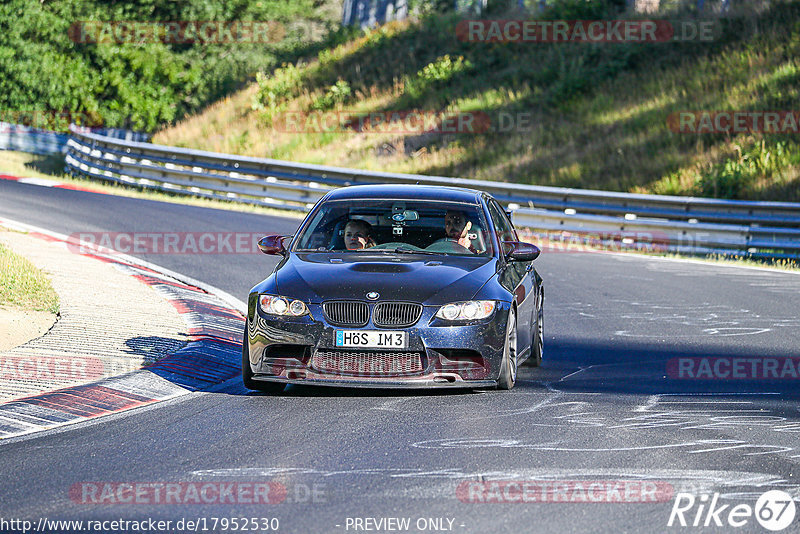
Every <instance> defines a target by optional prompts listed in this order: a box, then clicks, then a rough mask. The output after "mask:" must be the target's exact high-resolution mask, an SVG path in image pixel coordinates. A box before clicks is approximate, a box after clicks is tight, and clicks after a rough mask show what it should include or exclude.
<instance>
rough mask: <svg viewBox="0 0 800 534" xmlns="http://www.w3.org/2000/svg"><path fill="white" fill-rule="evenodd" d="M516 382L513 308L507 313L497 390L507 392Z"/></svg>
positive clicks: (515, 332)
mask: <svg viewBox="0 0 800 534" xmlns="http://www.w3.org/2000/svg"><path fill="white" fill-rule="evenodd" d="M516 382H517V313H516V310H514V308H513V307H512V308H511V311H509V312H508V326H507V327H506V341H505V343H503V361H502V362H501V363H500V376H498V377H497V389H504V390H509V389H511V388H513V387H514V384H515V383H516Z"/></svg>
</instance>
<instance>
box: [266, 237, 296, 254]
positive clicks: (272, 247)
mask: <svg viewBox="0 0 800 534" xmlns="http://www.w3.org/2000/svg"><path fill="white" fill-rule="evenodd" d="M287 237H290V236H285V235H268V236H264V237H262V238H261V239H259V240H258V248H259V250H261V252H263V253H264V254H272V255H280V256H285V255H286V247H284V246H283V240H284V239H286V238H287Z"/></svg>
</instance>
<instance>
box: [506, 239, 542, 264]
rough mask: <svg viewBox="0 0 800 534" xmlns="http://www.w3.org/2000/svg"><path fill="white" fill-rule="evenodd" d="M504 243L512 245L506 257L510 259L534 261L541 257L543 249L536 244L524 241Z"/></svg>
mask: <svg viewBox="0 0 800 534" xmlns="http://www.w3.org/2000/svg"><path fill="white" fill-rule="evenodd" d="M503 244H504V245H508V246H510V247H511V252H509V253H508V255H507V256H506V259H507V260H508V261H533V260H535V259H536V258H538V257H539V254H541V252H542V251H541V250H539V247H537V246H536V245H531V244H530V243H522V242H520V241H503Z"/></svg>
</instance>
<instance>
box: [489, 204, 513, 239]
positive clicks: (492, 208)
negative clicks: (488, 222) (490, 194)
mask: <svg viewBox="0 0 800 534" xmlns="http://www.w3.org/2000/svg"><path fill="white" fill-rule="evenodd" d="M489 215H490V216H491V218H492V223H494V227H495V230H496V231H497V233H498V235H497V237H498V238H499V239H500V241H516V240H517V233H516V232H515V231H514V227H513V226H512V225H511V222H510V221H509V220H508V217H506V214H505V213H504V212H503V210H502V209H501V208H500V206H499V205H498V204H497V201H494V200H492V201H491V202H489Z"/></svg>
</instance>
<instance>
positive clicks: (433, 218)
mask: <svg viewBox="0 0 800 534" xmlns="http://www.w3.org/2000/svg"><path fill="white" fill-rule="evenodd" d="M488 228H489V226H488V225H487V224H486V219H485V217H484V214H483V209H481V207H480V206H479V205H477V204H462V203H455V202H438V201H418V200H358V201H353V200H347V201H331V202H328V203H326V204H325V205H323V206H322V207H321V208H320V209H319V211H317V213H316V214H315V215H314V217H313V218H312V220H311V221H310V222H309V223H308V224H307V225H306V227H305V228H304V229H303V230H302V231H301V234H300V235H299V236H298V239H297V241H296V243H297V244H296V246H295V249H294V250H295V252H310V251H315V252H316V251H337V252H344V253H363V252H365V251H369V252H379V251H385V252H386V253H396V254H409V253H410V254H413V253H421V254H425V253H429V254H430V253H435V254H446V255H462V256H491V255H492V244H491V239H490V237H489V234H488Z"/></svg>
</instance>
